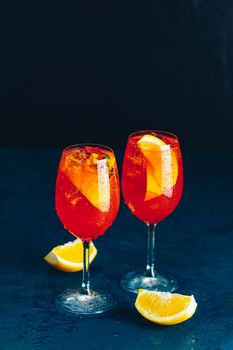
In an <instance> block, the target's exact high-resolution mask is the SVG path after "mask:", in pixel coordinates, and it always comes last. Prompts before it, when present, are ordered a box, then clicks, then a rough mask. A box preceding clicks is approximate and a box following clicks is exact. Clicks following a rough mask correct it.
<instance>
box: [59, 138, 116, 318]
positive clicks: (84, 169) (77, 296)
mask: <svg viewBox="0 0 233 350" xmlns="http://www.w3.org/2000/svg"><path fill="white" fill-rule="evenodd" d="M119 204H120V190H119V179H118V171H117V164H116V159H115V155H114V152H113V151H112V150H111V149H110V148H109V147H106V146H102V145H94V144H81V145H74V146H70V147H67V148H66V149H65V150H64V151H63V153H62V157H61V161H60V165H59V169H58V175H57V182H56V210H57V214H58V216H59V218H60V220H61V222H62V223H63V225H64V227H65V228H66V229H67V230H68V231H69V232H70V233H71V234H72V235H74V236H76V237H79V238H80V239H81V240H82V241H83V279H82V285H81V288H79V289H73V290H67V291H65V292H63V293H62V294H60V295H59V296H58V297H57V299H56V305H57V306H58V308H59V309H61V310H62V311H64V312H66V313H69V314H73V315H92V314H99V313H102V312H105V311H107V310H109V309H111V308H112V307H113V306H114V305H115V303H114V300H113V298H112V297H111V295H109V294H108V293H105V292H103V291H97V290H95V291H93V290H92V289H91V288H90V280H89V275H90V273H89V256H90V253H89V250H90V241H91V240H93V239H96V238H97V237H98V236H100V235H103V234H104V233H105V231H106V230H107V229H108V228H109V227H110V226H111V225H112V223H113V221H114V219H115V217H116V215H117V212H118V208H119Z"/></svg>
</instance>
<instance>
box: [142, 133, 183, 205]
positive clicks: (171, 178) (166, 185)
mask: <svg viewBox="0 0 233 350" xmlns="http://www.w3.org/2000/svg"><path fill="white" fill-rule="evenodd" d="M137 144H138V147H139V149H140V150H141V152H142V154H143V155H144V157H145V158H146V160H147V169H146V170H147V188H146V195H145V201H147V200H150V199H153V198H155V197H157V196H160V195H161V194H164V195H166V196H168V197H171V195H172V188H173V186H174V185H175V184H176V181H177V176H178V164H177V159H176V155H175V153H174V151H173V150H172V149H171V146H170V145H167V144H166V143H165V142H164V141H162V140H161V139H160V138H158V137H156V136H153V135H150V134H146V135H144V136H143V137H142V138H141V139H140V140H139V141H138V143H137Z"/></svg>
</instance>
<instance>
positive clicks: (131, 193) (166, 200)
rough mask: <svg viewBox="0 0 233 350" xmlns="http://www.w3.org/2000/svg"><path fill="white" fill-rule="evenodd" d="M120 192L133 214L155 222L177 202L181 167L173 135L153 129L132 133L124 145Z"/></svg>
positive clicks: (169, 211) (176, 142)
mask: <svg viewBox="0 0 233 350" xmlns="http://www.w3.org/2000/svg"><path fill="white" fill-rule="evenodd" d="M122 174H123V175H122V191H123V195H124V200H125V203H126V205H127V206H128V207H129V209H130V210H131V212H132V214H134V215H135V216H137V217H138V218H139V219H140V220H142V221H144V222H145V223H155V224H157V223H158V222H160V221H161V220H163V219H164V218H165V217H166V216H168V215H169V214H170V213H171V212H172V211H173V210H174V209H175V207H176V206H177V205H178V203H179V201H180V197H181V194H182V188H183V168H182V159H181V152H180V147H179V142H178V140H177V139H176V138H173V137H170V136H167V135H166V136H165V135H159V136H158V135H157V134H156V132H152V133H150V134H145V135H143V136H142V135H135V136H132V137H131V138H130V139H129V142H128V144H127V147H126V151H125V157H124V164H123V173H122Z"/></svg>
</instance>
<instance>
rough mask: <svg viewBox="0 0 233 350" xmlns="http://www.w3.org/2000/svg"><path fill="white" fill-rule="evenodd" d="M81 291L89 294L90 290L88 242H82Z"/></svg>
mask: <svg viewBox="0 0 233 350" xmlns="http://www.w3.org/2000/svg"><path fill="white" fill-rule="evenodd" d="M81 289H82V293H83V294H87V295H89V294H91V291H90V242H83V279H82V288H81Z"/></svg>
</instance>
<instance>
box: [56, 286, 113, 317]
mask: <svg viewBox="0 0 233 350" xmlns="http://www.w3.org/2000/svg"><path fill="white" fill-rule="evenodd" d="M55 303H56V306H57V308H58V309H59V310H60V311H62V312H65V313H67V314H70V315H73V316H79V315H96V314H101V313H103V312H106V311H108V310H110V309H112V308H113V307H114V306H115V304H116V302H115V301H114V299H113V298H112V296H111V295H110V294H108V293H105V292H102V291H100V290H99V291H91V292H90V295H86V294H83V293H82V290H81V289H70V290H66V291H64V292H63V293H61V294H60V295H58V297H57V298H56V300H55Z"/></svg>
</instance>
